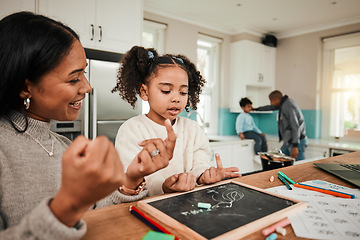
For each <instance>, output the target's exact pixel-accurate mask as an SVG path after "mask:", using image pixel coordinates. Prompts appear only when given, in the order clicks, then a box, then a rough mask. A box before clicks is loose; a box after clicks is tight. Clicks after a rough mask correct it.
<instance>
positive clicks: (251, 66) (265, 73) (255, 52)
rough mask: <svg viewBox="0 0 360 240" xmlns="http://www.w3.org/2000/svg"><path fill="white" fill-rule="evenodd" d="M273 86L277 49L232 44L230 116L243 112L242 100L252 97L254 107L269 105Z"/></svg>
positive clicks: (253, 43) (257, 45)
mask: <svg viewBox="0 0 360 240" xmlns="http://www.w3.org/2000/svg"><path fill="white" fill-rule="evenodd" d="M274 84H275V48H273V47H268V46H265V45H263V44H260V43H256V42H252V41H248V40H242V41H237V42H233V43H231V56H230V111H231V112H240V111H241V108H240V106H239V100H240V99H241V98H242V97H249V98H250V99H251V101H252V102H253V104H254V105H255V106H260V105H265V104H268V102H269V100H268V94H269V93H270V92H271V91H272V90H273V89H274Z"/></svg>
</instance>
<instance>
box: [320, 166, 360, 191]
mask: <svg viewBox="0 0 360 240" xmlns="http://www.w3.org/2000/svg"><path fill="white" fill-rule="evenodd" d="M314 165H315V166H317V167H318V168H320V169H322V170H324V171H327V172H329V173H332V174H334V175H336V176H338V177H339V178H341V179H343V180H345V181H348V182H349V183H352V184H353V185H355V186H357V187H360V164H343V163H314Z"/></svg>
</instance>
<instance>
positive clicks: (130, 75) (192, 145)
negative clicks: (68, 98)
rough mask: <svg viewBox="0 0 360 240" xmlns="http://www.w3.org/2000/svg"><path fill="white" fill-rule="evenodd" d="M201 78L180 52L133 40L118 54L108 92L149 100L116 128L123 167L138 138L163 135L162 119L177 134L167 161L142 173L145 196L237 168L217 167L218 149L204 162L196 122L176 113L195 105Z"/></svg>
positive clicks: (206, 153) (206, 149) (204, 142)
mask: <svg viewBox="0 0 360 240" xmlns="http://www.w3.org/2000/svg"><path fill="white" fill-rule="evenodd" d="M204 84H205V80H204V79H203V78H202V76H201V75H200V73H199V72H198V71H197V70H196V67H195V65H194V64H193V63H191V62H190V61H189V59H187V58H186V57H185V56H182V55H176V56H175V55H169V54H167V55H164V56H158V54H157V52H156V51H155V50H154V49H145V48H143V47H138V46H135V47H133V48H132V49H131V50H130V51H129V52H128V53H126V55H125V56H124V58H123V60H122V66H121V68H120V70H119V74H118V81H117V85H116V86H115V88H114V89H113V92H115V91H119V94H120V96H121V97H122V98H123V99H124V100H126V101H128V102H129V103H130V104H131V105H132V106H133V107H135V104H136V101H137V95H140V97H141V98H142V99H143V100H144V101H147V102H148V103H149V106H150V110H149V112H148V113H147V114H145V115H140V116H137V117H134V118H131V119H130V120H128V121H126V122H125V123H124V124H123V125H122V126H121V127H120V129H119V131H118V134H117V137H116V140H115V147H116V149H117V150H118V152H119V154H120V159H121V160H122V161H123V163H124V165H125V167H127V166H128V165H129V164H130V163H131V162H132V160H133V159H134V156H135V155H136V153H137V152H139V151H140V150H141V148H140V146H138V144H137V143H138V142H139V141H143V140H145V139H150V138H160V139H164V138H166V130H165V127H164V124H165V120H166V121H169V120H170V121H171V124H172V125H173V128H174V132H175V133H176V134H177V135H178V137H177V139H176V145H175V149H174V155H173V158H172V160H171V161H170V163H169V165H168V166H167V167H166V168H164V169H161V170H159V171H157V172H156V173H153V174H151V175H149V176H148V177H147V178H146V180H147V184H148V188H149V194H150V195H151V196H152V195H157V194H162V193H169V192H175V191H188V190H192V189H194V187H195V186H196V184H210V183H215V182H218V181H220V180H222V179H224V178H229V177H238V176H240V175H239V174H237V173H235V172H237V171H238V169H237V168H223V167H222V164H221V161H220V158H219V156H218V155H217V156H216V159H217V168H215V167H210V163H209V161H210V157H211V150H210V146H209V141H208V139H207V137H206V136H205V134H204V132H203V131H202V129H201V127H200V126H199V125H198V124H197V122H195V121H192V120H190V119H187V118H183V117H178V115H179V114H180V113H181V112H182V111H183V110H184V109H186V110H188V109H189V107H191V108H192V109H196V104H197V103H198V102H199V94H200V93H201V88H202V87H203V86H204ZM167 119H169V120H167ZM157 149H158V148H157V147H156V146H155V145H154V146H152V148H151V149H148V151H151V152H152V154H151V155H152V159H154V160H155V159H156V158H157V157H158V154H159V155H161V151H160V152H159V151H158V150H157ZM209 167H210V168H209Z"/></svg>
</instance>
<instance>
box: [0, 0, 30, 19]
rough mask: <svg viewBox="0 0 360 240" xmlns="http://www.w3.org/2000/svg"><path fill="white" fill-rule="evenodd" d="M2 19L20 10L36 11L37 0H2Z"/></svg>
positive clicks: (0, 10)
mask: <svg viewBox="0 0 360 240" xmlns="http://www.w3.org/2000/svg"><path fill="white" fill-rule="evenodd" d="M0 6H1V7H0V19H2V18H4V17H5V16H7V15H10V14H12V13H15V12H19V11H30V12H35V0H34V1H29V0H11V1H9V0H0Z"/></svg>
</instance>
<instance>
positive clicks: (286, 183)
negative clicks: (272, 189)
mask: <svg viewBox="0 0 360 240" xmlns="http://www.w3.org/2000/svg"><path fill="white" fill-rule="evenodd" d="M278 178H279V179H280V180H281V181H282V182H283V183H284V184H285V186H286V187H287V189H289V190H292V188H291V187H290V185H289V184H288V182H287V181H286V180H285V178H283V177H282V176H281V175H278Z"/></svg>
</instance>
